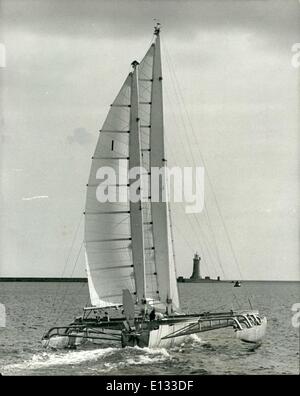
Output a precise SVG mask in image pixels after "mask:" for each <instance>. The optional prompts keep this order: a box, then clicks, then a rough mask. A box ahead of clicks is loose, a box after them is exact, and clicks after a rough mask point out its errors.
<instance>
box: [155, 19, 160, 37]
mask: <svg viewBox="0 0 300 396" xmlns="http://www.w3.org/2000/svg"><path fill="white" fill-rule="evenodd" d="M159 32H160V23H159V22H157V23H156V25H155V26H154V34H155V36H158V35H159Z"/></svg>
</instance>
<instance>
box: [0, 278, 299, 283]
mask: <svg viewBox="0 0 300 396" xmlns="http://www.w3.org/2000/svg"><path fill="white" fill-rule="evenodd" d="M0 282H74V283H76V282H77V283H87V278H39V277H28V278H23V277H20V278H19V277H2V278H1V277H0ZM230 282H232V281H230V280H221V281H219V282H218V281H216V280H214V282H209V281H202V282H178V283H180V284H185V283H186V284H189V285H190V284H195V283H199V284H202V285H203V283H214V284H218V283H223V284H224V283H230ZM240 282H241V283H244V282H300V280H241V281H240Z"/></svg>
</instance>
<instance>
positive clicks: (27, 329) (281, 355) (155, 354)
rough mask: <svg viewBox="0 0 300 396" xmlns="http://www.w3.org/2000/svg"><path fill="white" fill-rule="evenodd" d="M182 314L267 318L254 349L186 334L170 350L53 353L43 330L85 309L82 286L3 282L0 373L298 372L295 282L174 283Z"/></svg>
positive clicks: (230, 337)
mask: <svg viewBox="0 0 300 396" xmlns="http://www.w3.org/2000/svg"><path fill="white" fill-rule="evenodd" d="M179 291H180V296H181V301H182V308H183V309H184V310H185V311H186V312H190V313H192V312H201V311H211V312H212V311H219V310H222V309H223V310H228V309H231V308H232V309H238V308H249V301H250V302H251V304H252V306H253V307H259V309H260V311H261V313H263V314H265V315H266V316H267V318H268V331H267V335H266V337H265V340H264V342H263V344H262V345H261V346H260V347H258V348H254V347H253V345H251V344H244V343H242V342H240V341H238V340H236V339H235V338H234V332H233V331H232V330H231V329H225V330H224V329H223V330H216V331H213V332H209V333H202V334H200V335H198V336H195V335H194V336H190V337H189V338H188V339H187V340H186V342H184V343H183V344H182V345H181V346H180V347H175V348H173V349H163V348H160V349H153V350H151V349H148V348H146V349H140V348H136V347H135V348H125V349H121V348H119V347H118V346H117V345H116V346H110V347H106V348H99V347H98V346H97V347H96V348H91V347H85V349H78V350H63V351H53V350H45V349H43V348H42V346H41V337H42V335H43V333H44V332H45V331H46V330H48V329H49V328H50V327H52V326H53V325H54V324H57V325H64V324H68V323H69V322H70V321H71V320H73V318H74V316H75V315H78V314H81V311H82V307H83V306H85V305H88V304H89V297H88V290H87V284H86V283H48V282H41V283H39V282H28V283H19V282H7V283H5V282H2V283H0V303H2V304H4V305H5V306H6V310H7V327H6V328H5V329H1V330H0V372H1V373H2V374H3V375H115V374H121V375H127V374H131V375H143V374H198V375H199V374H298V373H299V359H300V358H299V329H296V328H294V327H293V326H292V321H291V319H292V315H293V312H292V311H291V307H292V305H293V304H294V303H297V302H300V283H299V282H298V283H297V282H244V283H242V287H240V288H233V285H232V284H231V283H218V284H203V283H198V284H179Z"/></svg>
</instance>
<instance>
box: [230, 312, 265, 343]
mask: <svg viewBox="0 0 300 396" xmlns="http://www.w3.org/2000/svg"><path fill="white" fill-rule="evenodd" d="M266 331H267V318H266V317H263V318H262V319H261V324H260V325H256V326H253V327H250V328H244V329H242V330H238V331H237V332H236V338H238V339H239V340H241V341H244V342H249V343H253V344H257V343H260V342H261V341H262V339H263V337H264V336H265V334H266Z"/></svg>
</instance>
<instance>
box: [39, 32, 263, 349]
mask: <svg viewBox="0 0 300 396" xmlns="http://www.w3.org/2000/svg"><path fill="white" fill-rule="evenodd" d="M120 164H121V166H120ZM108 166H109V167H112V168H113V169H114V170H115V171H116V173H117V175H118V176H119V177H121V176H123V180H124V175H125V178H126V177H127V179H126V181H125V183H123V184H121V183H120V184H118V185H116V186H117V187H118V188H119V189H120V191H121V190H122V191H123V192H124V191H126V196H128V195H130V185H131V182H132V180H130V179H129V177H128V169H131V168H132V167H143V169H147V170H148V171H149V173H150V170H151V169H152V167H159V168H162V167H165V166H166V160H165V145H164V125H163V97H162V68H161V50H160V25H159V24H157V26H156V27H155V30H154V40H153V42H152V44H151V46H150V48H149V50H148V51H147V53H146V55H145V57H144V58H143V60H142V61H141V62H140V63H138V62H137V61H134V62H133V63H132V71H131V72H130V73H129V75H128V76H127V78H126V80H125V82H124V84H123V86H122V87H121V90H120V92H119V94H118V95H117V97H116V98H115V100H114V102H113V103H112V105H111V107H110V110H109V113H108V115H107V118H106V120H105V122H104V125H103V127H102V129H101V130H100V136H99V139H98V142H97V145H96V149H95V153H94V155H93V157H92V165H91V170H90V176H89V181H88V185H87V196H86V206H85V212H84V214H85V235H84V243H85V251H86V269H87V277H88V286H89V293H90V299H91V306H90V307H86V308H84V312H83V315H82V316H81V317H79V318H76V319H75V320H74V321H73V323H71V324H69V325H67V326H62V327H53V328H51V329H50V330H49V331H48V332H47V333H46V334H45V335H44V337H43V345H44V346H49V347H54V348H58V347H67V348H68V347H69V348H74V347H76V346H79V345H81V344H83V343H85V342H87V341H89V342H93V343H96V344H98V343H100V344H101V343H102V342H107V341H115V342H118V343H119V344H120V345H121V346H122V347H125V346H139V347H169V346H173V345H175V344H178V343H181V342H182V341H183V339H184V337H186V336H189V335H191V334H195V333H201V332H206V331H210V330H215V329H221V328H226V327H232V328H233V329H234V331H235V333H236V336H237V338H239V339H241V340H243V341H246V342H254V343H257V342H260V341H261V339H262V337H263V336H264V334H265V331H266V323H267V321H266V318H265V317H261V316H260V315H259V312H258V311H255V310H249V311H242V312H235V311H232V310H228V312H215V313H212V312H203V313H197V314H184V313H182V311H181V310H180V302H179V296H178V290H177V282H176V272H175V262H174V251H173V244H172V236H171V226H170V224H171V219H170V211H169V205H168V202H167V201H168V200H167V199H164V200H163V199H161V202H152V201H151V186H150V196H149V197H148V198H149V199H148V201H147V199H143V201H142V199H141V196H142V193H143V192H142V188H140V190H139V191H140V199H139V200H138V201H137V202H132V201H131V200H130V199H128V200H127V201H126V202H103V203H101V202H99V201H98V200H97V197H96V188H97V185H98V184H99V181H98V180H97V171H98V169H99V168H101V167H108ZM122 172H124V175H120V173H122ZM126 175H127V176H126ZM160 188H161V191H160V193H161V194H162V195H163V194H167V193H166V180H163V181H162V183H161V185H160ZM128 190H129V194H128V195H127V191H128ZM144 198H145V197H144ZM153 307H155V311H156V314H155V315H152V316H151V315H149V312H150V311H151V310H152V311H153ZM153 312H154V311H153Z"/></svg>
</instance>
